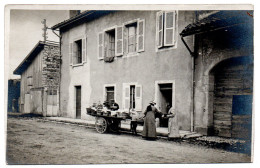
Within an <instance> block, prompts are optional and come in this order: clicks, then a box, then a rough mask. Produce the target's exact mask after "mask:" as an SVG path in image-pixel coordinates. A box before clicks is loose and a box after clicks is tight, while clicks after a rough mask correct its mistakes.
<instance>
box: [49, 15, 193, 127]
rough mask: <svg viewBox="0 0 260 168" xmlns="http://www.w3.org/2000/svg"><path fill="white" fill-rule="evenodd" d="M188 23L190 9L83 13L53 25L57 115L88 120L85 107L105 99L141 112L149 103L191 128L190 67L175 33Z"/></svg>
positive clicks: (187, 57) (190, 59)
mask: <svg viewBox="0 0 260 168" xmlns="http://www.w3.org/2000/svg"><path fill="white" fill-rule="evenodd" d="M76 19H77V20H76ZM193 21H194V12H192V11H167V12H165V11H117V12H115V11H88V12H83V13H82V14H80V15H78V16H76V17H73V18H71V19H69V20H67V21H64V22H62V23H59V24H57V25H55V26H53V27H52V29H55V30H56V29H59V30H60V35H61V54H62V65H61V82H60V115H61V116H64V117H71V118H81V119H92V117H91V116H88V115H87V114H86V108H87V107H89V106H90V105H92V104H93V103H95V102H96V103H97V102H101V103H102V102H103V101H105V100H108V99H114V100H115V101H116V102H117V103H118V104H119V106H120V109H125V110H128V109H129V108H134V109H135V110H136V111H139V112H141V111H144V110H145V108H146V106H147V105H148V103H149V101H151V100H155V101H156V102H157V107H158V108H159V109H160V110H161V111H162V112H164V113H166V105H167V104H170V105H171V106H173V107H174V108H175V109H176V111H178V113H179V126H180V129H183V130H191V126H192V125H191V123H192V122H191V119H192V116H191V115H192V114H193V113H192V108H191V103H192V80H191V79H192V72H193V71H192V67H193V66H192V58H191V56H190V54H189V52H188V51H187V49H186V48H185V46H184V44H183V43H182V41H181V39H180V36H179V33H180V32H181V30H183V29H184V28H185V26H186V25H188V24H190V23H193ZM166 34H167V35H166ZM193 42H194V39H193V37H192V36H191V37H188V38H187V43H188V44H189V45H191V46H193V45H194V44H193ZM79 51H80V52H81V53H80V56H78V53H79ZM111 94H112V95H111Z"/></svg>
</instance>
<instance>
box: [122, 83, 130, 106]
mask: <svg viewBox="0 0 260 168" xmlns="http://www.w3.org/2000/svg"><path fill="white" fill-rule="evenodd" d="M129 108H130V85H126V84H123V109H124V110H125V111H128V110H129Z"/></svg>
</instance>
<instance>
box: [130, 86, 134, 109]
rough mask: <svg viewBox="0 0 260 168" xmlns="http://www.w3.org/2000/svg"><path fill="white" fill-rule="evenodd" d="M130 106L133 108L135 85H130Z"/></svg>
mask: <svg viewBox="0 0 260 168" xmlns="http://www.w3.org/2000/svg"><path fill="white" fill-rule="evenodd" d="M130 108H131V109H135V85H131V86H130Z"/></svg>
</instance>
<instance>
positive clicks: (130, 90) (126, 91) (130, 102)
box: [122, 83, 142, 111]
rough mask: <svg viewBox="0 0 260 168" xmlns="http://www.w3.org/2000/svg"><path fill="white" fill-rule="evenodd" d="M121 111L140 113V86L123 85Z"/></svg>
mask: <svg viewBox="0 0 260 168" xmlns="http://www.w3.org/2000/svg"><path fill="white" fill-rule="evenodd" d="M122 107H123V109H124V110H129V109H135V110H136V111H142V86H141V85H137V84H128V83H124V84H123V106H122Z"/></svg>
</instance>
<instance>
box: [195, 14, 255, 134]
mask: <svg viewBox="0 0 260 168" xmlns="http://www.w3.org/2000/svg"><path fill="white" fill-rule="evenodd" d="M248 17H249V18H248V19H251V22H249V23H248V24H240V25H236V26H233V27H229V28H226V29H221V30H218V31H213V32H212V33H207V34H202V35H198V36H197V37H196V38H197V42H198V43H197V44H198V55H197V57H196V59H195V90H194V95H195V97H194V103H195V104H194V128H195V131H197V132H201V133H203V134H205V135H207V134H208V135H210V134H215V135H219V136H225V137H231V134H232V133H231V128H232V118H233V117H232V96H233V95H248V94H249V95H252V94H253V92H252V88H253V78H252V76H253V20H252V18H251V17H250V16H248ZM250 23H251V24H250ZM245 57H248V58H245ZM233 58H238V59H239V60H240V61H242V62H243V60H251V61H249V62H250V63H248V61H246V62H244V64H243V66H241V65H239V66H238V65H232V66H230V67H229V68H226V69H225V68H223V66H218V65H220V64H221V63H223V62H224V61H230V63H232V61H234V63H235V59H233ZM240 58H241V59H240ZM246 67H248V70H245V68H246ZM232 68H233V69H232ZM213 69H214V71H213ZM227 69H228V70H227ZM216 71H218V72H221V75H222V77H221V81H220V80H219V78H220V77H217V79H215V73H216ZM248 72H250V73H249V75H248V77H249V78H250V80H249V81H248V82H246V81H243V79H244V78H245V75H244V74H246V73H248ZM237 74H240V75H241V76H240V78H239V77H238V76H237ZM218 76H219V75H218ZM243 83H244V86H243ZM246 83H247V84H246ZM219 85H221V88H219V87H218V86H219ZM246 85H249V87H248V88H249V89H250V90H249V91H248V88H246ZM243 90H244V91H243ZM245 90H246V91H245ZM219 96H220V97H222V98H225V97H226V98H227V97H230V99H227V100H226V101H225V100H224V99H223V100H224V102H223V100H222V101H221V102H219V103H218V101H220V100H219V99H218V98H217V97H219ZM216 130H217V133H216Z"/></svg>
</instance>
